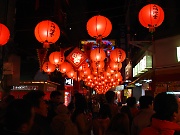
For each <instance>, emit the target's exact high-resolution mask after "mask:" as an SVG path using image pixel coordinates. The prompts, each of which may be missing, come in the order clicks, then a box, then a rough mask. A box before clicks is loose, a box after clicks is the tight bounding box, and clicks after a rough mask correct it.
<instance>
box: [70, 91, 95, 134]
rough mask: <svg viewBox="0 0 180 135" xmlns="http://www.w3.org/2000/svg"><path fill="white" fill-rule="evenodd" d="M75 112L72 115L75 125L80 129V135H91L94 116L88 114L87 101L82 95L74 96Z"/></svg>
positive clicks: (76, 94)
mask: <svg viewBox="0 0 180 135" xmlns="http://www.w3.org/2000/svg"><path fill="white" fill-rule="evenodd" d="M74 98H75V110H74V112H73V114H72V115H71V118H72V121H73V123H75V124H76V126H77V128H78V134H79V135H89V134H90V133H91V128H92V116H91V115H89V114H88V113H87V101H86V99H85V96H84V95H82V94H80V93H75V94H74Z"/></svg>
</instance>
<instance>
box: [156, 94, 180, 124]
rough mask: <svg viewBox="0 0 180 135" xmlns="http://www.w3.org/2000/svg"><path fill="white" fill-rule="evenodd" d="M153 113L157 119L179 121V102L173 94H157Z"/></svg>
mask: <svg viewBox="0 0 180 135" xmlns="http://www.w3.org/2000/svg"><path fill="white" fill-rule="evenodd" d="M154 111H155V114H154V117H155V118H157V119H160V120H168V121H175V122H178V121H180V108H179V102H178V99H177V97H176V96H175V95H174V94H167V93H166V92H162V93H159V94H158V95H157V96H156V97H155V99H154Z"/></svg>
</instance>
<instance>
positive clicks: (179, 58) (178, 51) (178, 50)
mask: <svg viewBox="0 0 180 135" xmlns="http://www.w3.org/2000/svg"><path fill="white" fill-rule="evenodd" d="M177 60H178V62H180V47H177Z"/></svg>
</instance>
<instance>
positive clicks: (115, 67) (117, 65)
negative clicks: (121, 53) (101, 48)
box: [109, 60, 122, 70]
mask: <svg viewBox="0 0 180 135" xmlns="http://www.w3.org/2000/svg"><path fill="white" fill-rule="evenodd" d="M109 66H110V68H111V69H112V70H120V69H121V68H122V63H121V62H114V61H112V60H111V61H110V63H109Z"/></svg>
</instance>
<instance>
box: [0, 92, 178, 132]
mask: <svg viewBox="0 0 180 135" xmlns="http://www.w3.org/2000/svg"><path fill="white" fill-rule="evenodd" d="M44 96H45V94H44V92H43V91H41V90H36V91H30V92H28V93H27V94H25V95H24V96H23V98H22V99H15V98H14V97H13V96H12V95H8V96H6V97H5V98H3V100H2V101H1V102H0V135H180V123H179V122H180V105H179V99H178V97H176V96H175V95H173V94H167V93H166V92H162V93H159V94H158V95H157V96H155V98H154V97H152V96H141V97H140V98H139V105H138V106H137V101H136V98H135V97H129V98H127V100H126V105H122V103H118V104H117V103H115V97H116V96H115V92H113V91H107V92H106V93H105V95H104V97H105V100H104V101H102V100H100V99H98V98H93V99H92V100H90V101H87V99H86V98H85V96H84V95H82V94H80V93H75V94H74V95H73V98H72V100H71V102H70V103H69V105H68V106H65V105H64V103H63V102H61V93H60V92H59V91H53V92H51V95H50V100H49V101H45V100H44Z"/></svg>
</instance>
